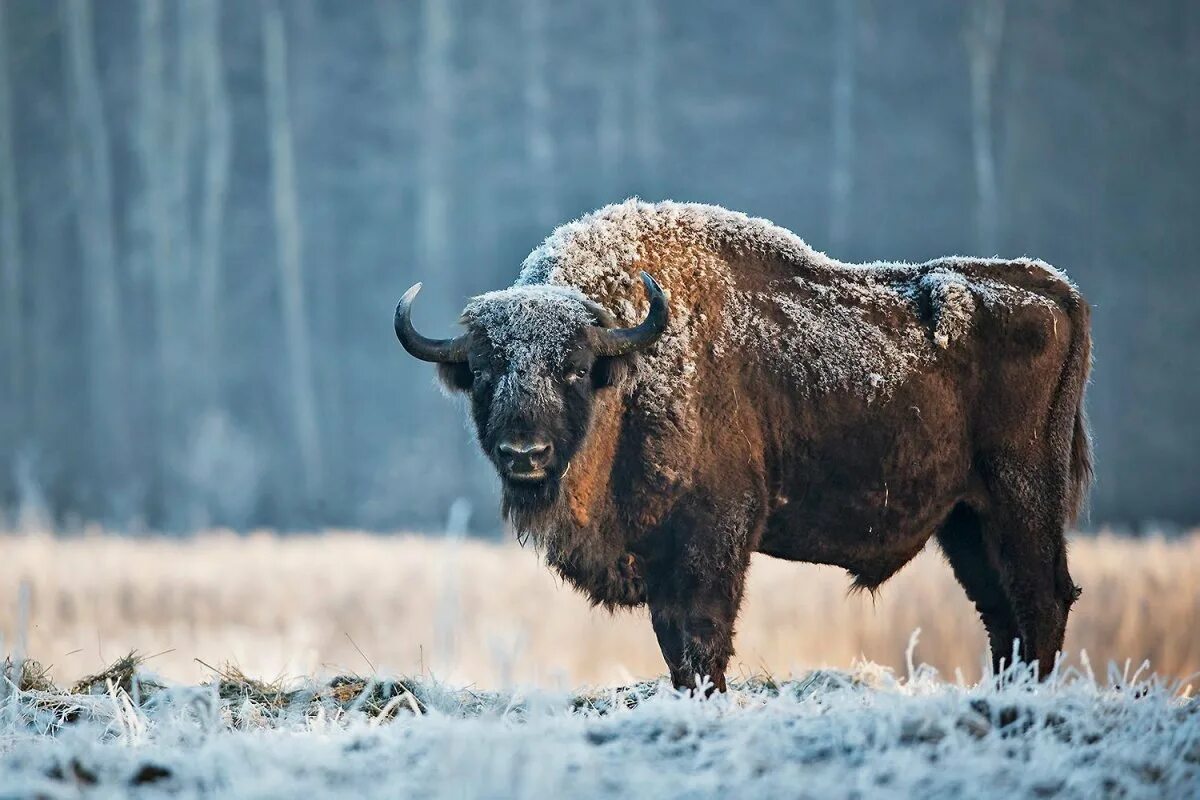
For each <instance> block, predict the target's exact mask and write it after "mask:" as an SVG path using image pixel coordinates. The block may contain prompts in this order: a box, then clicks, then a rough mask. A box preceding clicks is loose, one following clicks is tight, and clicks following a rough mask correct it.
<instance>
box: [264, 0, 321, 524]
mask: <svg viewBox="0 0 1200 800" xmlns="http://www.w3.org/2000/svg"><path fill="white" fill-rule="evenodd" d="M263 75H264V78H265V81H266V102H267V137H268V138H267V144H268V149H269V151H270V159H271V188H272V199H273V205H274V212H275V234H276V250H277V263H278V270H279V293H280V296H281V298H282V302H283V329H284V337H285V339H286V342H287V361H288V385H289V389H290V391H289V396H290V399H291V404H292V424H293V426H294V428H295V432H296V441H297V443H298V446H299V450H300V465H301V470H302V472H303V478H304V486H305V489H306V491H307V493H308V497H307V504H308V505H310V506H311V505H313V504H314V503H315V502H316V501H317V500H318V498H317V496H316V495H317V492H318V491H319V490H320V486H321V442H320V431H319V429H318V427H317V409H316V400H315V395H314V384H313V371H312V351H311V348H310V346H309V337H308V328H307V326H306V324H305V321H306V319H307V313H306V311H305V299H304V268H303V263H302V261H301V255H302V252H303V243H302V240H301V228H300V210H299V207H298V201H297V195H296V161H295V154H294V152H293V147H292V130H291V120H290V112H289V110H288V74H287V40H286V38H285V34H284V26H283V15H282V13H281V12H280V9H279V5H278V3H277V2H275V0H270V2H266V3H264V4H263Z"/></svg>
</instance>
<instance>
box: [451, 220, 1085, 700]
mask: <svg viewBox="0 0 1200 800" xmlns="http://www.w3.org/2000/svg"><path fill="white" fill-rule="evenodd" d="M643 270H644V271H646V272H648V273H649V274H650V275H652V276H653V277H654V278H655V279H656V280H657V281H658V282H659V283H660V284H661V285H662V287H663V290H664V292H665V294H666V295H667V297H668V299H669V308H670V317H669V323H668V326H667V329H666V332H665V334H664V335H663V336H662V337H661V338H660V339H659V340H658V341H657V343H656V344H654V345H653V346H651V347H649V348H648V349H646V350H644V351H643V352H641V353H638V354H636V355H634V356H631V357H628V358H625V359H621V360H620V361H621V363H620V364H619V365H617V366H619V367H620V369H614V370H613V371H611V373H610V370H609V365H608V364H607V360H606V359H597V360H596V365H595V366H596V370H597V373H598V374H599V373H602V374H604V375H605V376H606V377H605V379H604V380H596V381H594V382H593V384H591V387H592V388H593V389H594V391H591V390H589V391H584V390H583V389H582V388H580V387H581V386H582V384H572V385H568V384H567V383H566V382H565V380H564V379H563V378H562V375H563V374H564V367H565V366H566V367H569V366H570V360H571V359H576V360H580V359H582V360H585V361H586V360H587V359H588V358H589V356H587V339H586V336H585V335H584V329H585V328H586V327H587V326H589V325H595V324H605V325H617V326H621V327H628V326H632V325H635V324H637V323H638V322H639V321H641V319H642V318H643V317H644V315H645V314H646V308H647V301H646V298H645V296H644V292H643V290H642V288H641V285H640V282H639V279H638V276H639V274H640V272H641V271H643ZM464 321H466V322H467V324H468V326H469V328H470V329H471V330H472V331H473V336H474V339H473V341H474V342H475V345H474V346H475V348H476V349H475V350H474V351H473V352H476V353H477V355H476V356H473V358H475V359H476V361H481V360H482V361H488V359H491V361H488V363H490V364H492V367H493V369H497V370H499V371H501V372H503V373H504V375H503V376H500V377H498V378H496V379H493V380H491V381H490V382H487V386H486V390H481V389H480V388H479V387H478V386H474V387H471V383H470V381H469V380H467V379H466V378H464V377H463V375H462V370H461V368H459V372H458V373H456V374H457V375H458V376H459V377H458V378H457V380H458V381H459V384H460V388H464V389H467V388H468V387H471V388H469V390H470V391H471V392H472V397H473V401H474V403H475V407H476V420H477V424H478V425H479V430H480V434H481V443H482V444H483V445H484V448H485V450H487V449H488V448H489V447H490V444H489V442H490V441H491V438H489V437H492V438H494V437H495V436H496V435H497V434H496V430H495V429H496V428H498V427H503V426H504V425H509V426H510V427H511V425H512V424H516V425H517V427H519V428H520V429H521V430H525V429H529V428H531V427H532V428H536V427H538V426H543V425H544V426H545V427H547V429H548V430H550V431H551V433H552V434H553V436H552V438H553V437H554V436H557V437H558V439H556V441H559V440H561V446H560V447H558V448H557V449H556V452H560V451H561V452H563V453H564V454H565V455H564V456H563V458H564V459H567V458H569V461H566V460H564V462H563V464H562V465H561V466H562V467H563V469H561V470H560V471H559V472H558V473H555V474H554V475H553V476H552V479H551V480H548V481H547V482H546V486H545V491H544V492H542V494H541V495H540V496H538V498H537V502H536V503H534V502H525V501H524V500H522V499H521V498H520V497H516V500H517V501H514V497H515V495H510V493H509V490H508V489H507V488H506V509H508V511H509V513H510V517H511V518H512V519H513V522H514V524H515V525H516V526H517V528H518V530H519V531H520V532H523V533H532V534H533V535H534V536H535V537H536V538H537V539H538V540H539V541H540V542H541V543H542V544H543V545H544V546H545V548H546V553H547V558H548V560H549V562H550V563H551V564H552V565H553V566H554V567H555V568H556V569H557V570H558V571H559V572H560V573H561V574H562V575H563V576H564V577H566V578H567V579H568V580H570V581H571V582H572V583H573V584H574V585H576V586H577V587H579V588H580V589H581V590H582V591H584V592H586V593H587V594H588V595H589V596H590V597H591V598H592V599H593V600H594V601H595V602H597V603H603V604H605V605H608V606H619V605H640V604H642V603H648V604H649V606H650V611H651V619H652V622H653V624H654V629H655V633H656V635H657V636H658V639H659V643H660V645H661V647H662V650H663V655H664V657H665V658H666V660H667V662H668V664H669V665H670V667H671V672H672V676H673V678H674V679H675V681H676V683H677V684H679V685H687V684H690V683H691V682H692V680H693V679H694V677H695V675H696V674H701V675H711V676H713V680H714V683H715V684H716V685H717V686H718V688H720V687H722V686H723V685H724V682H723V678H722V677H721V676H722V675H723V673H724V669H725V665H726V664H727V662H728V660H729V657H730V655H731V654H732V645H731V641H732V634H733V623H734V620H735V619H736V616H737V610H738V605H739V603H740V600H741V591H742V585H743V581H744V575H745V570H746V567H747V565H748V561H749V554H750V553H751V552H753V551H759V552H764V553H768V554H771V555H775V556H778V557H782V558H787V559H792V560H802V561H814V562H819V563H828V564H836V565H840V566H842V567H845V568H846V569H848V570H849V571H850V572H851V573H852V574H853V575H854V576H855V582H856V585H857V586H859V587H862V588H867V589H871V590H874V589H875V588H877V587H878V586H879V585H880V584H882V583H883V582H884V581H885V580H887V578H888V577H889V576H890V575H892V574H893V573H895V571H896V570H898V569H900V568H901V567H902V566H903V565H904V564H905V563H907V561H908V560H910V559H911V558H912V557H913V556H914V555H915V554H916V553H917V552H918V551H919V550H920V549H921V548H922V547H923V546H924V544H925V542H926V541H927V540H928V539H929V538H930V537H931V536H932V535H935V534H936V535H937V536H938V539H939V542H940V543H941V545H942V547H943V549H944V550H945V552H946V554H947V557H948V558H949V560H950V562H951V565H952V566H953V568H954V570H955V574H956V576H957V577H958V578H959V581H960V582H961V583H962V584H963V586H964V588H965V589H966V591H967V593H968V595H969V596H970V597H971V598H972V600H973V601H974V602H975V603H976V606H977V607H978V609H979V611H980V614H981V617H982V618H983V621H984V623H985V625H986V627H987V628H988V631H989V634H990V635H991V639H992V646H993V654H994V656H995V658H996V659H997V665H998V661H999V659H1000V658H1001V657H1002V656H1003V655H1005V654H1007V653H1009V652H1011V647H1010V645H1011V642H1012V640H1013V639H1014V638H1020V639H1022V642H1023V643H1022V647H1023V649H1022V655H1023V656H1024V657H1025V658H1026V659H1027V660H1030V661H1034V660H1037V661H1040V663H1041V664H1042V666H1043V667H1048V666H1049V665H1050V663H1051V662H1052V661H1053V658H1054V653H1055V652H1056V651H1057V650H1058V648H1059V647H1060V646H1061V644H1062V637H1063V631H1064V629H1065V624H1066V615H1067V611H1068V609H1069V607H1070V605H1071V602H1073V600H1074V598H1075V596H1076V594H1077V590H1076V588H1075V586H1074V584H1073V583H1072V582H1071V580H1070V576H1069V574H1068V572H1067V568H1066V551H1065V545H1064V543H1063V527H1064V525H1065V524H1066V523H1067V522H1068V520H1070V519H1071V518H1072V516H1073V515H1074V513H1075V511H1076V510H1077V508H1078V505H1079V502H1080V498H1081V497H1082V493H1083V490H1084V488H1085V487H1086V483H1087V479H1088V475H1089V469H1090V464H1089V459H1090V452H1089V448H1088V440H1087V432H1086V428H1085V421H1084V417H1083V410H1082V396H1083V389H1084V385H1085V383H1086V380H1087V372H1088V366H1089V361H1090V336H1089V330H1088V328H1089V322H1088V308H1087V305H1086V303H1085V302H1084V301H1083V300H1082V298H1081V297H1080V295H1079V293H1078V292H1077V291H1076V289H1075V287H1074V286H1073V285H1071V284H1070V282H1069V281H1067V279H1066V278H1065V276H1064V275H1063V274H1062V273H1060V272H1058V271H1057V270H1055V269H1053V268H1051V267H1050V266H1048V265H1046V264H1044V263H1042V262H1040V261H1033V260H1028V259H1018V260H1013V261H1004V260H998V259H971V258H963V257H951V258H944V259H938V260H936V261H931V262H928V263H924V264H902V263H882V262H881V263H873V264H865V265H853V264H845V263H841V262H839V261H835V260H834V259H831V258H829V257H828V256H826V255H824V254H823V253H819V252H817V251H815V250H813V249H812V248H810V247H809V246H808V245H807V244H805V243H804V241H803V240H801V239H800V238H799V237H797V236H795V235H794V234H792V233H790V232H789V231H787V230H784V229H783V228H780V227H777V226H775V225H773V224H771V223H770V222H767V221H766V220H762V219H754V218H751V217H747V216H746V215H744V214H739V213H736V212H732V211H728V210H725V209H722V208H718V207H715V206H707V205H697V204H680V203H657V204H648V203H643V202H640V201H637V200H630V201H627V202H625V203H622V204H619V205H614V206H608V207H606V208H603V209H600V210H599V211H597V212H594V213H593V214H589V215H588V216H586V217H583V218H582V219H580V220H578V221H576V222H572V223H569V224H567V225H564V226H562V227H560V228H559V229H557V230H556V231H554V232H553V233H552V234H551V235H550V237H549V238H548V239H547V240H546V241H545V243H543V244H542V245H541V246H540V247H539V248H537V249H536V250H535V251H534V252H533V253H531V254H530V255H529V257H528V258H527V259H526V260H525V263H524V264H523V266H522V269H521V272H520V276H519V277H518V279H517V281H516V283H515V284H514V285H513V286H512V287H511V288H509V289H505V290H502V291H500V292H493V293H489V294H486V295H482V296H480V297H478V298H476V299H475V300H473V301H472V302H471V304H470V305H469V306H468V307H467V310H466V312H465V314H464ZM481 348H482V349H483V350H489V349H490V352H489V353H481V352H480V349H481ZM496 354H500V356H499V358H496ZM493 362H495V363H493ZM588 363H590V361H589V362H588ZM568 371H569V370H568ZM626 375H627V377H623V376H626ZM495 392H512V393H515V394H512V395H511V396H510V400H511V402H510V403H509V410H508V411H505V412H503V413H502V414H500V415H499V416H497V415H496V413H495V412H494V409H493V411H492V412H488V411H487V410H486V409H485V408H484V406H486V405H487V404H488V403H492V402H493V399H494V397H496V396H502V397H503V396H504V395H496V394H495ZM518 397H519V398H522V399H518V400H513V399H512V398H518ZM514 408H516V409H518V410H519V413H518V412H517V411H513V410H512V409H514ZM526 411H530V413H531V414H532V416H531V415H530V414H526V413H525V412H526ZM534 412H536V413H534ZM514 419H516V420H517V422H516V423H513V422H512V420H514ZM506 420H507V421H506ZM489 426H490V428H491V429H490V430H489Z"/></svg>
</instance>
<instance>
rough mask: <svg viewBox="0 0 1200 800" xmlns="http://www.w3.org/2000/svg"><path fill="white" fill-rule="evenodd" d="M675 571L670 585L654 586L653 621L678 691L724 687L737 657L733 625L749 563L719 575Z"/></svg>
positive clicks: (710, 690)
mask: <svg viewBox="0 0 1200 800" xmlns="http://www.w3.org/2000/svg"><path fill="white" fill-rule="evenodd" d="M680 572H682V573H683V574H679V573H677V574H675V575H674V576H672V578H673V580H669V582H668V583H667V585H665V586H663V585H660V586H657V587H656V586H651V587H650V598H649V599H650V620H651V622H652V623H653V625H654V633H655V636H657V637H658V645H659V648H660V649H661V650H662V654H663V659H664V660H665V661H666V662H667V667H668V668H669V669H670V671H671V682H672V683H673V684H674V685H675V688H677V689H689V690H690V689H695V688H696V679H697V678H700V679H705V678H707V679H708V681H709V682H710V683H711V688H710V689H709V690H708V692H709V693H711V692H712V691H713V690H716V691H719V692H724V691H725V688H726V686H725V669H726V668H727V667H728V665H729V659H730V657H731V656H732V655H733V628H734V623H735V622H736V621H737V614H738V607H739V606H740V605H741V600H742V588H743V585H744V583H745V575H746V564H745V563H740V564H739V565H737V566H736V567H733V566H730V567H726V569H724V570H722V571H721V572H720V574H719V575H711V576H709V575H704V576H699V575H695V574H687V572H686V570H681V571H680Z"/></svg>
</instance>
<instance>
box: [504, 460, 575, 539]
mask: <svg viewBox="0 0 1200 800" xmlns="http://www.w3.org/2000/svg"><path fill="white" fill-rule="evenodd" d="M561 498H562V492H561V491H560V487H559V478H558V477H552V478H549V479H548V480H546V481H545V482H543V483H539V484H537V485H535V486H520V487H514V486H510V485H509V484H507V483H506V484H505V485H504V493H503V500H502V502H501V509H500V510H501V513H502V514H503V515H504V518H505V519H506V520H508V523H509V524H510V525H512V527H513V530H514V531H516V534H517V541H518V542H520V543H521V545H524V544H525V543H526V542H528V541H530V540H532V541H533V543H534V545H535V546H536V547H538V548H539V549H541V548H544V547H545V546H546V544H547V543H548V542H550V541H551V540H552V539H553V538H554V536H555V533H556V532H557V531H561V530H562V527H563V525H564V524H565V523H566V522H567V516H566V511H565V507H564V504H563V503H562V499H561Z"/></svg>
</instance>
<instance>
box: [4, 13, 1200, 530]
mask: <svg viewBox="0 0 1200 800" xmlns="http://www.w3.org/2000/svg"><path fill="white" fill-rule="evenodd" d="M751 8H753V9H754V10H750V9H751ZM0 56H2V57H0V217H2V225H0V502H2V505H3V507H4V508H6V509H7V510H8V512H9V517H10V521H11V519H12V518H13V517H14V516H15V514H16V513H17V511H18V509H25V510H27V511H32V512H37V513H42V514H48V515H50V517H51V518H52V519H53V520H54V521H55V522H56V523H57V524H60V525H61V524H65V525H69V524H72V523H73V522H75V521H87V520H99V521H103V522H106V523H108V524H111V525H115V526H125V525H130V524H141V525H147V526H151V527H156V528H164V529H171V530H184V529H189V528H193V527H196V526H200V525H209V524H229V525H235V526H250V525H273V526H281V527H289V528H295V527H315V526H320V525H347V526H349V525H355V526H367V527H372V528H391V527H395V526H410V527H417V528H435V527H438V526H440V525H441V524H443V523H444V521H445V519H446V515H447V510H448V509H449V508H450V507H451V505H452V504H453V503H454V501H455V500H457V499H459V498H463V499H465V500H467V501H468V502H470V503H471V504H472V505H473V506H474V508H475V509H476V513H475V515H474V521H473V526H474V527H476V528H478V529H481V530H495V529H496V528H497V526H498V520H497V517H496V512H495V511H494V510H493V509H494V507H495V502H494V501H495V489H494V487H493V486H492V483H493V478H492V476H491V473H490V470H489V469H488V468H487V467H486V465H484V464H483V463H482V462H481V461H480V460H479V459H478V457H477V456H476V455H475V454H474V448H473V447H472V446H471V444H470V442H469V437H468V433H467V432H466V428H465V424H464V423H463V422H462V421H461V419H460V417H461V412H460V410H459V409H458V408H457V407H456V406H455V405H454V404H452V403H450V402H447V401H446V400H445V399H444V398H442V397H440V396H439V395H438V393H437V391H436V390H435V389H434V388H433V385H432V384H433V380H432V370H431V369H430V368H429V367H428V366H426V365H421V364H417V363H415V362H414V361H412V360H411V359H409V358H406V357H405V356H404V355H403V354H402V352H401V350H400V348H399V347H398V345H397V344H396V343H395V341H394V339H393V337H392V333H391V329H390V325H391V322H390V320H391V312H392V308H393V305H394V303H395V301H396V299H397V298H398V297H399V295H400V294H401V292H402V291H403V290H404V289H405V288H407V287H408V286H409V285H410V284H411V283H413V282H415V281H417V280H422V281H424V282H425V285H426V289H425V291H424V293H423V294H422V296H421V302H420V304H419V305H420V307H419V309H418V317H419V323H420V326H421V327H422V329H424V330H426V331H428V332H438V331H441V332H444V333H449V332H450V331H451V330H452V324H453V321H454V319H455V315H456V312H457V310H458V308H459V307H460V306H461V304H462V302H463V300H464V298H465V297H467V296H468V295H470V294H472V293H475V292H478V291H481V290H485V289H488V288H494V287H497V286H500V285H503V284H506V283H508V282H509V281H510V280H511V279H512V277H513V276H514V275H515V272H516V270H517V267H518V265H519V262H520V260H521V259H522V257H523V256H524V255H525V253H527V252H528V251H529V250H530V249H531V248H533V247H534V246H535V245H536V244H537V243H538V241H540V239H541V238H542V237H543V236H544V235H545V234H547V233H548V232H549V231H550V229H551V228H552V227H553V226H554V225H555V224H557V223H559V222H562V221H565V220H567V219H570V218H572V217H575V216H578V215H579V214H581V213H583V212H585V211H587V210H590V209H592V208H594V207H596V206H599V205H603V204H605V203H608V202H612V201H615V200H619V199H622V198H624V197H627V196H629V195H634V194H637V195H640V196H642V197H644V198H647V199H660V198H666V197H671V198H675V199H680V200H699V201H705V202H715V203H720V204H722V205H726V206H729V207H732V208H736V209H739V210H744V211H747V212H749V213H753V214H756V215H761V216H766V217H769V218H771V219H773V220H775V221H777V222H779V223H780V224H782V225H785V226H787V227H789V228H792V229H793V230H795V231H796V232H797V233H799V234H800V235H801V236H803V237H805V238H806V239H807V240H808V241H809V242H810V243H812V244H813V245H814V246H816V247H818V248H820V249H824V250H827V251H828V252H830V253H832V254H833V255H835V256H837V257H840V258H843V259H847V260H871V259H907V260H924V259H927V258H931V257H934V256H938V255H943V254H949V253H974V254H1000V255H1005V256H1017V255H1022V254H1028V255H1034V256H1038V257H1041V258H1044V259H1046V260H1048V261H1050V262H1052V263H1054V264H1056V265H1058V266H1060V267H1062V268H1064V269H1066V270H1067V271H1068V272H1069V273H1070V274H1071V275H1072V277H1074V278H1075V279H1076V281H1077V282H1078V283H1079V284H1080V285H1081V287H1082V288H1083V290H1084V292H1085V294H1086V295H1087V296H1088V297H1089V298H1090V300H1091V301H1092V303H1093V304H1094V306H1095V311H1094V320H1095V339H1096V346H1095V353H1096V368H1095V372H1094V383H1093V387H1092V391H1091V394H1090V410H1091V416H1092V422H1093V426H1094V429H1095V433H1096V439H1097V447H1096V452H1097V460H1098V481H1097V484H1096V487H1095V490H1094V492H1093V501H1092V512H1091V517H1090V519H1091V524H1092V525H1099V524H1103V523H1107V522H1115V523H1118V524H1138V523H1140V522H1143V521H1146V520H1170V521H1174V522H1177V523H1181V524H1194V523H1196V522H1197V521H1200V495H1198V494H1197V492H1196V488H1197V487H1196V475H1197V474H1200V424H1197V422H1196V420H1195V414H1196V409H1197V408H1200V370H1197V358H1196V356H1195V354H1194V348H1195V347H1196V344H1197V342H1198V341H1200V314H1198V313H1197V311H1196V304H1197V297H1198V296H1200V278H1198V275H1200V270H1198V269H1197V267H1196V264H1195V262H1194V258H1195V254H1196V253H1197V252H1200V225H1198V224H1197V220H1198V219H1200V6H1198V5H1197V4H1196V3H1195V2H1192V0H1160V1H1159V2H1153V3H1128V2H1123V1H1122V0H1050V1H1046V0H974V1H973V2H960V1H959V0H924V1H923V2H906V3H890V2H883V1H882V0H806V1H804V2H797V0H777V1H773V2H763V3H756V4H749V5H747V4H736V3H727V2H709V1H703V2H702V1H700V0H686V2H684V1H682V0H681V1H678V2H676V1H674V0H673V1H672V2H658V3H652V2H642V0H607V1H606V2H572V3H559V2H552V0H509V1H506V2H465V0H412V2H359V3H345V2H340V1H335V0H320V1H318V0H293V1H292V2H283V1H282V0H264V1H263V2H232V0H226V1H225V2H217V0H210V1H207V2H206V1H205V0H180V1H179V2H158V0H141V1H140V2H137V1H135V0H105V1H104V2H95V3H87V2H82V1H79V2H75V1H70V0H68V1H66V2H52V1H51V0H2V1H0ZM464 507H465V506H464V504H462V503H460V504H459V505H458V506H457V508H459V509H460V511H461V509H462V508H464ZM459 516H461V513H460V514H459Z"/></svg>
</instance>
